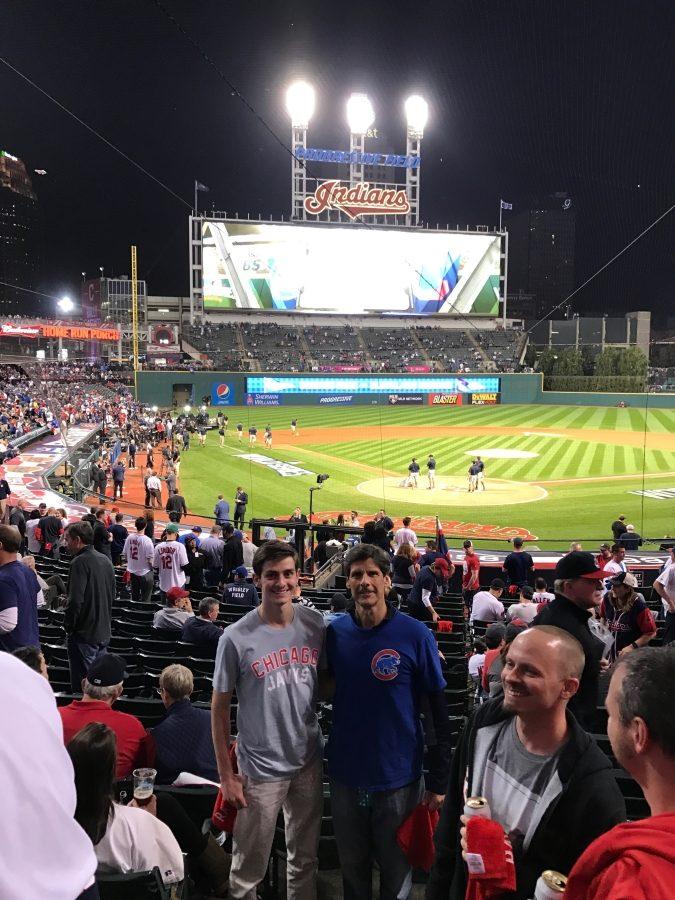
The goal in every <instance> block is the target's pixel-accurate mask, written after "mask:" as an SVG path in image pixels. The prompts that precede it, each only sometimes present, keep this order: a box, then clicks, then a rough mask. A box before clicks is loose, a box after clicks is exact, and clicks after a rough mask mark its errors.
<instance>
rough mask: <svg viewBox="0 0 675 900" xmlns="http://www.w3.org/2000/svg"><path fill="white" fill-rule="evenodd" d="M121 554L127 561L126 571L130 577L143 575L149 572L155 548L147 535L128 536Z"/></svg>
mask: <svg viewBox="0 0 675 900" xmlns="http://www.w3.org/2000/svg"><path fill="white" fill-rule="evenodd" d="M122 553H123V555H124V558H125V559H126V561H127V571H128V572H131V573H132V575H145V574H146V572H150V571H151V569H152V565H153V562H154V556H155V547H154V544H153V543H152V541H151V540H150V538H149V537H148V536H147V534H130V535H129V537H128V538H127V539H126V540H125V542H124V549H123V550H122Z"/></svg>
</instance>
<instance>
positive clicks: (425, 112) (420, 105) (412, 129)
mask: <svg viewBox="0 0 675 900" xmlns="http://www.w3.org/2000/svg"><path fill="white" fill-rule="evenodd" d="M405 117H406V122H407V126H408V127H407V129H406V148H405V153H406V156H421V150H422V138H423V137H424V127H425V125H426V124H427V120H428V118H429V106H428V104H427V101H426V100H425V99H424V98H423V97H420V96H419V94H412V95H411V96H410V97H408V99H407V100H406V101H405ZM405 192H406V195H407V197H408V203H409V204H410V212H409V213H407V215H406V225H417V223H418V222H419V211H420V167H419V166H418V167H417V168H416V169H412V168H411V167H410V166H407V167H406V170H405Z"/></svg>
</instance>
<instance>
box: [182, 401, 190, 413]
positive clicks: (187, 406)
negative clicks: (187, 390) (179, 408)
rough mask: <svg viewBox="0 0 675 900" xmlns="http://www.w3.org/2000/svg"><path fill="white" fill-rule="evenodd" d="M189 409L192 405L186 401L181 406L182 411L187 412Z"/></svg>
mask: <svg viewBox="0 0 675 900" xmlns="http://www.w3.org/2000/svg"><path fill="white" fill-rule="evenodd" d="M191 409H192V407H191V406H190V404H189V403H186V404H185V406H184V407H183V412H186V413H189V412H190V410H191Z"/></svg>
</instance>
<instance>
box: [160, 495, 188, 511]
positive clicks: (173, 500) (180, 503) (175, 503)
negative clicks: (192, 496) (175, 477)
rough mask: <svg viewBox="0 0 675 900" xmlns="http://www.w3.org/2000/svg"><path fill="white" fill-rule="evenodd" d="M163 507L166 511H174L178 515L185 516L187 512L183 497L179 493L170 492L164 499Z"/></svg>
mask: <svg viewBox="0 0 675 900" xmlns="http://www.w3.org/2000/svg"><path fill="white" fill-rule="evenodd" d="M165 509H166V511H167V512H168V513H170V512H176V513H178V514H179V515H180V516H187V514H188V511H187V506H186V505H185V498H184V497H183V496H182V495H181V494H172V495H171V496H170V497H169V499H168V500H167V501H166V507H165Z"/></svg>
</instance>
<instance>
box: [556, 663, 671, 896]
mask: <svg viewBox="0 0 675 900" xmlns="http://www.w3.org/2000/svg"><path fill="white" fill-rule="evenodd" d="M673 683H675V653H673V651H672V650H671V649H669V648H668V647H649V648H647V649H644V650H640V651H639V652H637V653H630V654H629V655H628V656H622V657H621V659H619V661H618V663H617V665H616V668H615V669H614V672H613V674H612V680H611V682H610V685H609V692H608V694H607V712H608V714H609V725H608V729H607V733H608V735H609V740H610V743H611V745H612V750H613V752H614V755H615V757H616V761H617V763H618V764H619V765H620V766H622V767H623V768H624V769H625V770H626V771H627V772H628V773H629V775H631V776H632V778H634V779H635V781H637V783H638V784H639V785H640V787H641V788H642V791H643V792H644V795H645V799H646V801H647V803H648V804H649V808H650V810H651V817H650V818H646V819H640V820H638V821H637V822H626V823H625V824H623V825H617V826H616V827H615V828H612V830H611V831H608V832H606V833H605V834H603V835H601V836H600V837H598V838H597V839H596V840H595V841H594V842H593V843H592V844H591V845H590V847H588V848H587V849H586V850H585V852H584V853H583V854H582V855H581V856H580V857H579V859H578V860H577V861H576V863H575V864H574V868H573V869H572V871H571V872H570V876H569V880H568V882H567V890H566V891H565V897H566V898H568V900H588V898H597V900H600V898H603V900H621V898H623V897H634V898H636V900H637V898H640V900H641V898H648V900H667V898H668V897H670V896H671V895H672V889H673V884H674V883H675V852H674V848H675V792H674V791H673V785H675V728H674V727H673V716H672V704H671V703H670V698H669V697H668V698H667V699H666V701H665V704H664V695H665V694H666V692H669V689H670V686H671V685H672V684H673ZM668 885H670V887H668Z"/></svg>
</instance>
